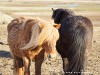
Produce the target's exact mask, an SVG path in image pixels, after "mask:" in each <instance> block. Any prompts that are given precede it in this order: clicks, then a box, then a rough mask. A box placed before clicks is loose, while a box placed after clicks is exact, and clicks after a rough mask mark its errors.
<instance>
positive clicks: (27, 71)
mask: <svg viewBox="0 0 100 75" xmlns="http://www.w3.org/2000/svg"><path fill="white" fill-rule="evenodd" d="M23 63H24V75H30V59H28V58H26V57H24V58H23Z"/></svg>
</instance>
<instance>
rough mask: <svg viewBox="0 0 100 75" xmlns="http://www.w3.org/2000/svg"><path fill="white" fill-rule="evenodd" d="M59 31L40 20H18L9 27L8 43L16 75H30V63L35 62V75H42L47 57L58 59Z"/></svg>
mask: <svg viewBox="0 0 100 75" xmlns="http://www.w3.org/2000/svg"><path fill="white" fill-rule="evenodd" d="M58 38H59V33H58V30H57V29H56V28H55V27H54V26H53V25H52V24H51V23H50V22H47V21H43V20H41V19H40V18H32V19H27V18H23V17H20V18H17V19H14V20H13V21H12V22H11V23H10V24H9V25H8V43H9V47H10V49H11V51H10V52H11V55H12V57H13V59H14V67H15V70H14V75H30V61H31V60H34V61H35V75H41V64H42V62H43V60H44V58H45V57H46V56H48V57H49V59H54V58H55V57H56V47H55V46H56V41H57V40H58Z"/></svg>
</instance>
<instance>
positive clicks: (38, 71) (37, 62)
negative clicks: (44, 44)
mask: <svg viewBox="0 0 100 75" xmlns="http://www.w3.org/2000/svg"><path fill="white" fill-rule="evenodd" d="M43 60H44V58H41V59H39V60H35V75H41V65H42V62H43Z"/></svg>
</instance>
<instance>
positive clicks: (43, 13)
mask: <svg viewBox="0 0 100 75" xmlns="http://www.w3.org/2000/svg"><path fill="white" fill-rule="evenodd" d="M9 1H10V0H9ZM52 7H53V8H69V9H72V10H73V11H74V12H75V13H76V14H77V15H83V16H86V17H88V18H89V19H90V20H91V21H92V23H93V26H94V28H93V29H94V32H93V47H92V49H91V50H90V51H89V52H88V53H89V56H88V61H87V63H86V72H85V75H99V74H100V1H97V2H95V1H89V2H66V1H57V0H56V1H55V0H54V1H41V2H40V1H35V2H2V3H0V11H1V12H4V13H6V14H8V15H10V16H12V17H13V18H15V17H18V16H38V17H41V18H43V19H45V20H48V21H52V20H51V14H52V11H51V8H52ZM7 44H8V43H7V24H1V25H0V75H13V59H12V58H11V56H10V49H9V47H8V45H7ZM62 74H63V69H62V60H61V58H60V55H59V54H58V57H57V59H56V60H55V61H44V63H43V65H42V75H62ZM31 75H34V62H32V63H31Z"/></svg>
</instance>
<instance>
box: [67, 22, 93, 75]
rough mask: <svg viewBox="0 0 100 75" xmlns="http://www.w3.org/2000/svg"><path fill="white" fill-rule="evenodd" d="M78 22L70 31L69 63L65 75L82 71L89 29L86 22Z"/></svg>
mask: <svg viewBox="0 0 100 75" xmlns="http://www.w3.org/2000/svg"><path fill="white" fill-rule="evenodd" d="M79 24H80V25H78V26H77V28H76V29H75V30H74V31H73V32H72V33H71V36H72V37H71V41H70V47H69V50H68V51H69V52H68V55H67V56H68V62H69V63H68V65H67V70H66V74H65V75H83V74H82V73H83V72H84V62H85V50H86V48H87V43H88V42H89V41H88V40H89V38H88V37H89V36H90V34H91V31H90V29H89V28H88V27H87V26H86V24H84V23H79ZM83 24H84V25H83ZM91 37H92V36H91Z"/></svg>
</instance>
